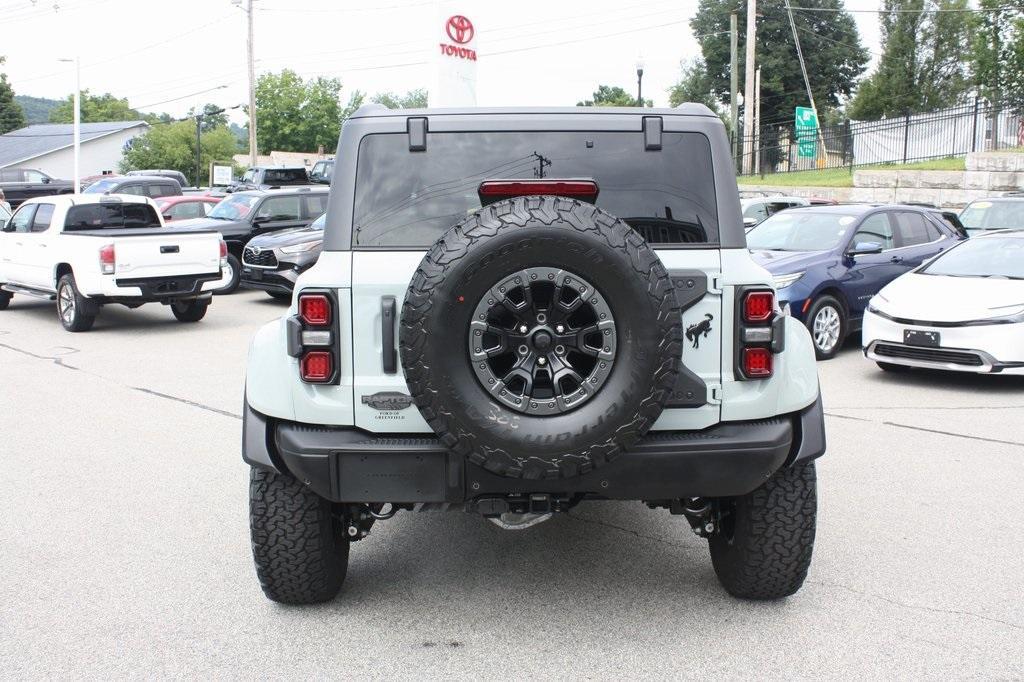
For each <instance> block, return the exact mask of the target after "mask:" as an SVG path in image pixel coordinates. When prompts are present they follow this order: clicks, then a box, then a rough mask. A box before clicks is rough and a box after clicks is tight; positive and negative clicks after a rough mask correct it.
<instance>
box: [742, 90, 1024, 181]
mask: <svg viewBox="0 0 1024 682" xmlns="http://www.w3.org/2000/svg"><path fill="white" fill-rule="evenodd" d="M805 135H806V134H802V136H801V139H802V141H803V142H804V145H803V146H804V149H805V151H808V144H807V143H808V141H809V140H810V138H809V137H806V136H805ZM799 142H800V140H798V139H797V136H796V134H795V131H794V127H793V125H792V124H788V125H778V124H776V125H767V126H762V127H761V128H760V129H759V130H758V131H757V133H756V134H754V135H752V136H746V137H743V136H741V137H740V138H739V139H738V140H737V151H738V153H737V157H736V159H735V161H736V168H737V171H738V172H739V173H740V174H743V175H768V174H772V173H788V172H792V171H802V170H812V169H816V168H819V169H820V168H843V167H849V168H851V169H852V168H853V167H854V166H865V165H871V164H883V163H912V162H914V161H925V160H928V159H939V158H945V157H950V156H964V155H965V154H967V153H969V152H980V151H994V150H998V149H1009V148H1013V147H1024V111H1021V110H1020V109H1015V108H1012V107H1007V106H1000V105H993V104H989V103H987V102H985V101H984V100H980V99H978V100H975V101H973V102H970V103H967V104H963V105H958V106H955V107H950V108H948V109H942V110H940V111H934V112H930V113H926V114H907V115H904V116H897V117H893V118H887V119H882V120H880V121H844V122H843V123H841V124H839V125H832V126H822V127H821V128H819V132H818V133H817V134H816V135H815V136H814V143H813V148H814V150H815V154H814V156H801V155H800V153H799V152H800V146H801V145H800V144H799Z"/></svg>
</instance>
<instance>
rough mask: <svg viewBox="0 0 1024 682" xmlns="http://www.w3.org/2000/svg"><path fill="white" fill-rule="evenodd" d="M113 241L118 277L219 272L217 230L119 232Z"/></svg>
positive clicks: (134, 277) (218, 236) (218, 239)
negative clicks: (133, 233)
mask: <svg viewBox="0 0 1024 682" xmlns="http://www.w3.org/2000/svg"><path fill="white" fill-rule="evenodd" d="M160 232H163V234H160ZM113 241H114V254H115V262H116V268H117V270H116V271H117V277H118V278H119V279H120V278H129V279H136V278H143V277H178V276H181V275H202V274H210V273H216V272H220V234H218V233H217V232H173V231H171V230H165V231H158V230H152V231H149V232H148V234H136V235H120V234H119V235H117V236H116V237H115V238H114V240H113Z"/></svg>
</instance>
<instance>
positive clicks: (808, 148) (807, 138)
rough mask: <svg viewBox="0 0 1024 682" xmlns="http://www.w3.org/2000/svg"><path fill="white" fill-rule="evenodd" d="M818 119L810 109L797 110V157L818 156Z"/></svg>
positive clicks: (799, 108)
mask: <svg viewBox="0 0 1024 682" xmlns="http://www.w3.org/2000/svg"><path fill="white" fill-rule="evenodd" d="M817 133H818V117H817V116H816V115H815V113H814V109H811V108H810V107H797V108H796V142H797V155H798V156H805V157H810V158H813V157H815V156H817V155H818V149H817V147H818V143H817V139H816V137H817Z"/></svg>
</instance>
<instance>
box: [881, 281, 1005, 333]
mask: <svg viewBox="0 0 1024 682" xmlns="http://www.w3.org/2000/svg"><path fill="white" fill-rule="evenodd" d="M872 305H873V306H874V307H876V308H878V309H879V310H880V311H882V312H884V313H886V314H887V315H892V316H893V317H903V318H907V319H911V320H926V321H931V322H962V321H966V320H982V319H985V318H989V317H1002V316H1004V315H1010V314H1013V313H1016V312H1018V311H1017V309H1016V308H1024V280H1019V279H997V278H994V277H988V278H986V277H947V276H945V275H919V274H917V273H913V272H910V273H907V274H906V275H903V276H902V277H900V278H898V279H896V280H895V281H893V282H892V283H890V284H889V285H888V286H886V287H885V288H884V289H882V291H881V293H879V294H878V296H876V297H875V299H874V300H873V301H872Z"/></svg>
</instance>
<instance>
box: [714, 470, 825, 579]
mask: <svg viewBox="0 0 1024 682" xmlns="http://www.w3.org/2000/svg"><path fill="white" fill-rule="evenodd" d="M722 512H723V513H722V528H721V531H720V532H719V534H717V535H714V536H712V537H711V539H710V540H709V542H708V544H709V546H710V549H711V562H712V564H713V565H714V567H715V573H716V574H717V575H718V581H719V582H720V583H721V584H722V587H724V588H725V589H726V590H727V591H728V592H729V594H731V595H733V596H734V597H739V598H741V599H781V598H783V597H788V596H790V595H791V594H794V593H796V591H797V590H799V589H800V587H801V585H803V583H804V579H805V578H806V577H807V569H808V568H809V567H810V565H811V553H812V551H813V549H814V529H815V525H816V520H817V480H816V476H815V471H814V462H808V463H807V464H803V465H796V466H793V467H788V468H785V469H782V470H780V471H778V472H776V473H775V475H774V476H772V477H771V478H770V479H768V481H766V482H765V483H764V485H762V486H761V487H760V488H757V489H756V490H754V491H753V492H750V493H747V494H746V495H743V496H741V497H737V498H732V499H731V500H729V501H728V502H727V503H726V504H725V505H724V507H723V510H722Z"/></svg>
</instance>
